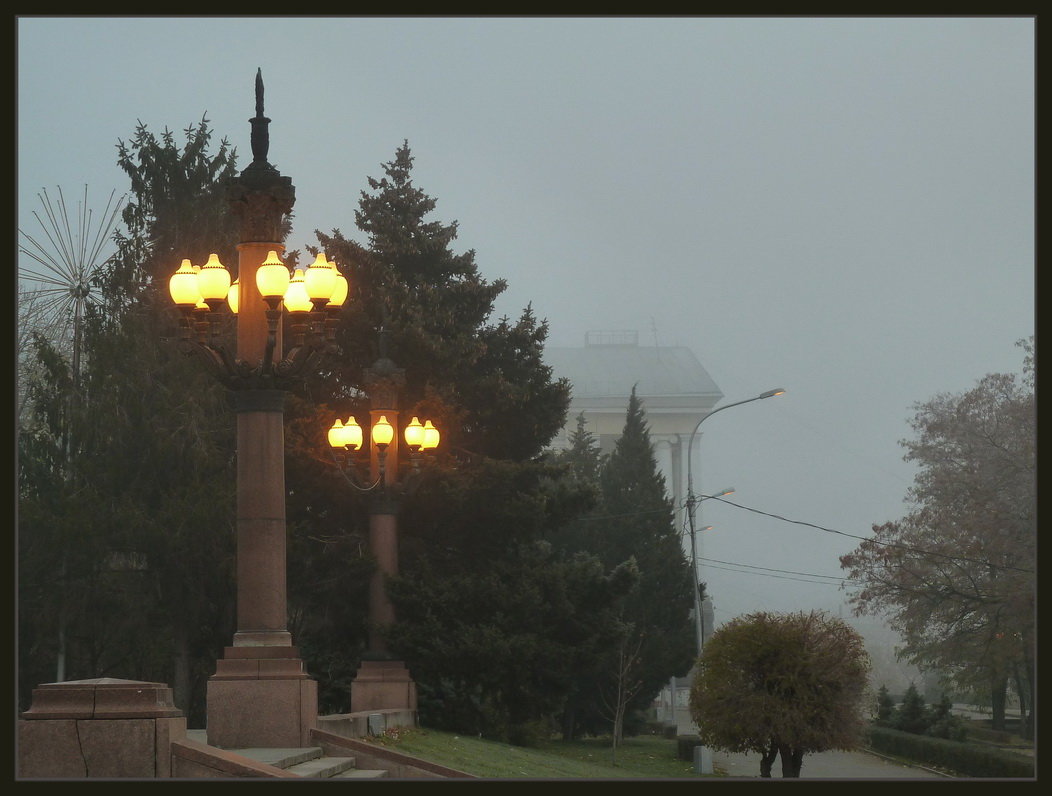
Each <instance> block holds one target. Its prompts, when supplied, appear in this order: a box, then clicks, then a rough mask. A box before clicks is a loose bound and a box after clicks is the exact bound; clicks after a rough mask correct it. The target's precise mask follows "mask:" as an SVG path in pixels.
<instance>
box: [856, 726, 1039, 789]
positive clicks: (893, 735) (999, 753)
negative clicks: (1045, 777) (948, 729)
mask: <svg viewBox="0 0 1052 796" xmlns="http://www.w3.org/2000/svg"><path fill="white" fill-rule="evenodd" d="M868 743H869V747H870V748H871V749H873V750H874V751H877V752H884V753H885V754H889V755H894V756H896V757H902V758H905V759H907V760H912V761H915V762H917V763H920V764H922V765H929V766H938V767H939V768H945V769H948V770H950V771H953V772H955V773H957V774H959V775H961V776H965V777H995V778H1013V779H1014V778H1027V779H1031V778H1033V776H1034V761H1033V760H1032V759H1031V758H1028V757H1026V756H1024V755H1019V754H1016V753H1014V752H1010V751H1007V750H1005V749H997V748H994V747H990V746H984V745H982V744H974V743H967V742H965V741H950V740H947V739H945V738H933V737H931V736H929V735H915V734H913V733H909V732H902V731H900V730H893V729H891V728H889V727H877V726H871V727H870V728H869V735H868Z"/></svg>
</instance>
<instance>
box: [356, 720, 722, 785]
mask: <svg viewBox="0 0 1052 796" xmlns="http://www.w3.org/2000/svg"><path fill="white" fill-rule="evenodd" d="M363 740H366V739H363ZM368 740H370V741H372V742H374V743H378V744H382V745H383V746H386V747H388V748H390V749H396V750H398V751H399V752H403V753H404V754H407V755H412V756H413V757H419V758H422V759H424V760H430V761H431V762H434V763H440V764H442V765H445V766H449V767H450V768H456V769H459V770H460V771H464V772H466V773H468V774H474V775H475V776H477V777H484V778H498V779H632V778H645V779H678V778H683V779H694V778H703V777H704V776H705V775H701V774H695V773H694V767H693V765H692V764H691V763H690V762H688V761H685V760H678V759H677V758H676V742H675V741H674V740H671V739H668V738H660V737H658V736H653V735H648V736H640V737H637V738H627V739H625V741H624V743H623V744H622V745H621V746H619V747H618V749H617V753H616V756H613V757H612V756H611V750H610V739H609V738H589V739H584V740H579V741H571V742H563V741H549V742H548V743H545V744H543V745H542V746H540V747H536V748H525V747H521V746H511V745H509V744H504V743H499V742H497V741H490V740H486V739H484V738H474V737H469V736H464V735H457V734H454V733H448V732H440V731H438V730H429V729H423V728H418V729H406V728H401V729H398V730H396V731H389V732H388V733H387V734H385V735H383V736H379V737H377V738H370V739H368Z"/></svg>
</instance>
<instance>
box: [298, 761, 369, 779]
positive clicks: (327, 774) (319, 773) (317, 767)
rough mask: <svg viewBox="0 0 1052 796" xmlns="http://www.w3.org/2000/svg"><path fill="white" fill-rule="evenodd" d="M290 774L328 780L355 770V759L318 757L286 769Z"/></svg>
mask: <svg viewBox="0 0 1052 796" xmlns="http://www.w3.org/2000/svg"><path fill="white" fill-rule="evenodd" d="M284 768H285V770H286V771H288V772H289V773H290V774H295V775H297V776H300V777H307V778H310V779H328V778H331V777H336V776H340V775H342V774H344V773H346V772H347V771H348V770H355V771H357V769H355V768H354V758H353V757H316V758H314V759H313V760H305V761H303V762H302V763H296V764H295V765H292V766H288V767H284Z"/></svg>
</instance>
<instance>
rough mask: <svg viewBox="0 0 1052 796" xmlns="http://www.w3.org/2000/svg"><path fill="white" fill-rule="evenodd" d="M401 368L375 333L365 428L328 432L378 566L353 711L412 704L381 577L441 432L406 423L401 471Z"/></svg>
mask: <svg viewBox="0 0 1052 796" xmlns="http://www.w3.org/2000/svg"><path fill="white" fill-rule="evenodd" d="M404 383H405V374H404V371H403V369H402V368H399V367H398V366H397V365H395V363H394V362H393V361H391V359H390V358H389V357H388V356H387V332H386V330H383V331H381V332H380V358H379V359H378V360H377V361H376V362H375V363H374V364H373V366H372V367H370V368H367V369H366V370H365V393H366V395H367V396H368V398H369V406H370V409H369V415H370V423H369V427H370V430H369V433H368V435H366V434H365V433H364V429H363V428H362V427H361V426H360V425H359V424H358V422H357V420H355V418H353V417H350V418H348V419H347V422H346V423H344V422H343V421H342V420H340V419H337V420H336V421H335V422H334V423H333V424H332V427H331V428H330V429H329V431H328V440H329V445H330V446H331V447H332V449H333V451H334V455H335V456H336V461H337V464H338V465H339V466H340V469H341V470H342V471H343V472H344V475H345V476H347V477H348V481H349V482H350V484H351V486H352V487H354V488H355V489H357V490H358V491H361V492H368V493H370V495H371V501H370V507H369V548H370V550H371V551H372V554H373V557H374V558H375V560H376V571H375V572H374V573H373V576H372V578H371V579H370V581H369V648H368V650H366V652H365V654H364V655H363V656H362V663H361V667H360V668H359V669H358V672H357V674H356V676H355V679H354V681H353V682H352V683H351V712H352V713H360V712H365V711H372V710H392V709H396V710H406V711H410V712H412V713H413V714H414V716H415V713H416V708H417V699H416V684H415V683H414V682H413V680H412V678H411V677H410V674H409V670H408V669H407V668H406V666H405V663H404V662H402V661H400V660H396V659H395V658H394V656H393V655H392V654H391V652H390V651H389V649H388V646H387V638H386V631H387V630H388V628H389V627H390V626H391V625H392V624H393V623H394V621H395V610H394V606H393V605H392V603H391V600H390V598H389V597H388V595H387V580H388V578H391V577H394V576H395V575H397V574H398V514H399V511H400V509H401V507H402V502H403V498H404V497H405V496H407V495H409V494H412V492H413V491H415V489H416V487H417V485H418V484H419V476H420V459H421V456H422V454H424V453H426V452H428V451H431V450H433V449H434V448H435V447H437V446H438V442H439V431H438V429H436V428H435V427H434V425H433V424H432V422H431V421H430V420H427V421H426V422H425V423H421V422H420V421H419V419H418V418H416V417H413V419H412V420H411V421H410V422H409V423H408V424H407V425H406V427H405V429H404V432H403V437H404V440H405V444H406V447H407V448H408V450H409V462H408V464H409V473H408V474H407V475H405V476H402V475H401V474H400V473H399V435H398V433H397V429H398V427H399V425H400V423H399V419H398V418H399V409H398V396H399V392H400V391H401V388H402V386H403V385H404ZM365 439H369V440H370V441H371V443H372V444H371V445H370V446H369V451H368V461H369V466H368V469H367V472H368V476H367V478H364V479H363V478H362V477H361V476H359V475H358V474H357V466H356V465H357V462H356V461H355V454H357V453H359V452H360V451H361V450H362V448H363V446H364V441H365Z"/></svg>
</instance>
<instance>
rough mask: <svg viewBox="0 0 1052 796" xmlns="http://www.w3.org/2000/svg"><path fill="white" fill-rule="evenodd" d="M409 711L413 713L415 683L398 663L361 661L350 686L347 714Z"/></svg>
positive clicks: (403, 666)
mask: <svg viewBox="0 0 1052 796" xmlns="http://www.w3.org/2000/svg"><path fill="white" fill-rule="evenodd" d="M373 710H411V711H413V713H414V715H415V713H416V683H415V682H413V678H412V677H410V676H409V670H408V669H407V668H406V665H405V664H404V663H403V662H402V661H362V665H361V667H360V668H359V669H358V674H357V675H356V676H355V678H354V681H353V682H352V683H351V712H352V713H360V712H364V711H373Z"/></svg>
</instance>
